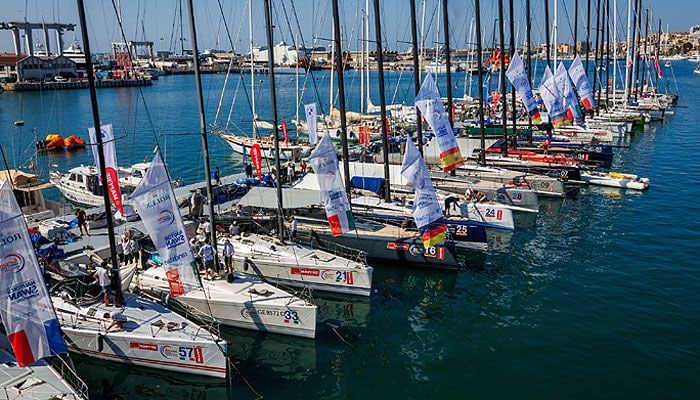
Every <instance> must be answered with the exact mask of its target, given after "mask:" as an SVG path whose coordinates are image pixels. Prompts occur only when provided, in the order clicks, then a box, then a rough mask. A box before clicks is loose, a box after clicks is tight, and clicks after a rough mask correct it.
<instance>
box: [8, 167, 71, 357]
mask: <svg viewBox="0 0 700 400" xmlns="http://www.w3.org/2000/svg"><path fill="white" fill-rule="evenodd" d="M0 315H2V322H3V323H4V324H5V330H6V331H7V338H8V339H9V341H10V343H11V344H12V350H13V351H14V353H15V357H16V358H17V363H18V364H19V365H20V366H21V367H25V366H27V365H31V364H33V363H34V362H35V361H37V360H39V359H41V358H44V357H48V356H52V355H56V354H59V353H65V352H67V350H66V346H65V344H64V343H63V338H62V337H61V329H60V327H59V324H58V320H57V319H56V313H55V312H54V310H53V305H52V304H51V297H50V296H49V293H48V290H47V289H46V285H45V284H44V277H43V274H42V271H41V268H40V267H39V262H38V261H37V259H36V254H35V253H34V247H33V246H32V241H31V239H30V238H29V232H28V231H27V223H26V222H25V220H24V216H23V215H22V210H21V209H20V207H19V205H18V204H17V200H16V199H15V195H14V194H13V193H12V189H11V188H10V185H9V184H8V183H7V182H1V181H0Z"/></svg>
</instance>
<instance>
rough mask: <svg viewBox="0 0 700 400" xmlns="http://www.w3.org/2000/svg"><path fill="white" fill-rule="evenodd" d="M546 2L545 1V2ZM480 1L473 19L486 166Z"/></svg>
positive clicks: (482, 143) (482, 146)
mask: <svg viewBox="0 0 700 400" xmlns="http://www.w3.org/2000/svg"><path fill="white" fill-rule="evenodd" d="M545 1H547V0H545ZM480 3H481V1H480V0H474V19H475V21H476V22H475V23H476V68H477V74H476V75H477V77H478V78H477V79H478V82H479V90H478V92H479V136H480V138H481V153H480V154H479V160H480V161H481V165H486V132H485V130H484V70H483V65H482V54H481V10H480V7H479V6H480Z"/></svg>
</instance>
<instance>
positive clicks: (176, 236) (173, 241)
mask: <svg viewBox="0 0 700 400" xmlns="http://www.w3.org/2000/svg"><path fill="white" fill-rule="evenodd" d="M186 241H187V240H186V239H185V233H184V232H182V230H180V229H178V230H177V231H175V232H173V233H169V234H167V235H165V247H166V248H168V249H172V248H175V247H177V246H179V245H181V244H185V242H186Z"/></svg>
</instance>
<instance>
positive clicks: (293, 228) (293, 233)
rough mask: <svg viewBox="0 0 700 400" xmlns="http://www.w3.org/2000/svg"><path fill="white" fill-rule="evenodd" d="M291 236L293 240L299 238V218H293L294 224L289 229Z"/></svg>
mask: <svg viewBox="0 0 700 400" xmlns="http://www.w3.org/2000/svg"><path fill="white" fill-rule="evenodd" d="M289 235H290V237H291V238H292V239H296V237H297V217H295V216H292V224H291V226H290V229H289Z"/></svg>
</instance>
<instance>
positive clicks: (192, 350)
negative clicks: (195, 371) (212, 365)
mask: <svg viewBox="0 0 700 400" xmlns="http://www.w3.org/2000/svg"><path fill="white" fill-rule="evenodd" d="M160 355H162V356H163V357H165V358H167V359H178V360H180V361H190V362H194V363H196V364H202V363H204V351H203V350H202V348H201V347H199V346H198V347H189V346H171V345H169V344H164V345H161V346H160Z"/></svg>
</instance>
